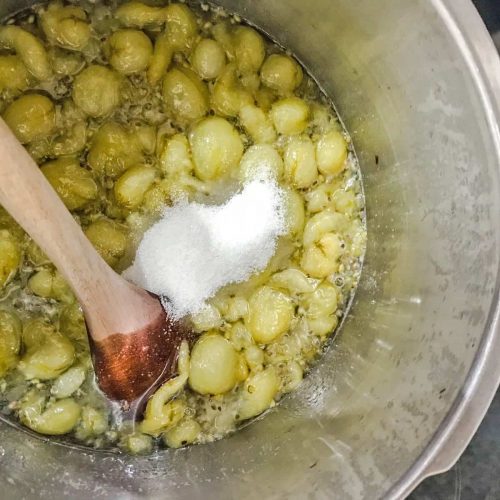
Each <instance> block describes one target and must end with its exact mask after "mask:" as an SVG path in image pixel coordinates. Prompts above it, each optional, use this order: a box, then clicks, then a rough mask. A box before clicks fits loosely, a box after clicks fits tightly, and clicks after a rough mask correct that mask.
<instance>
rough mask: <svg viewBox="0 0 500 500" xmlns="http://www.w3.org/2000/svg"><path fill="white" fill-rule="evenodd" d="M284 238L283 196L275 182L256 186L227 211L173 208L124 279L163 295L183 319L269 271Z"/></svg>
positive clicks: (170, 309) (248, 188)
mask: <svg viewBox="0 0 500 500" xmlns="http://www.w3.org/2000/svg"><path fill="white" fill-rule="evenodd" d="M284 233H285V216H284V195H283V192H282V190H281V189H280V188H279V187H278V186H277V184H276V182H275V181H272V180H254V181H251V182H249V183H248V184H246V185H245V186H244V187H243V189H242V191H241V192H240V193H238V194H236V195H234V196H233V197H232V198H231V199H229V200H228V201H227V202H226V203H225V204H224V205H220V206H211V205H202V204H199V203H188V202H186V201H184V202H179V203H177V204H175V205H174V206H172V207H169V208H167V209H166V210H165V212H164V214H163V216H162V218H161V219H160V220H159V221H158V222H157V223H156V224H154V225H153V226H152V227H151V228H150V229H149V230H148V231H147V232H146V233H145V234H144V237H143V239H142V241H141V243H140V244H139V248H138V250H137V253H136V256H135V261H134V263H133V264H132V266H131V267H130V268H128V269H127V270H126V271H125V273H124V276H125V277H126V278H127V279H129V280H130V281H132V282H134V283H136V284H137V285H139V286H141V287H143V288H145V289H146V290H149V291H150V292H153V293H155V294H157V295H159V296H160V297H161V298H162V303H163V304H164V306H165V307H166V308H167V310H168V312H169V313H170V314H171V315H172V316H173V317H174V318H177V319H178V318H181V317H182V316H185V315H186V314H189V313H195V312H199V311H200V310H201V309H203V307H204V306H205V305H206V302H205V301H206V300H207V299H209V298H210V297H212V296H214V295H215V293H216V292H217V291H218V290H219V289H220V288H221V287H223V286H224V285H227V284H230V283H239V282H242V281H244V280H246V279H248V278H249V277H250V276H251V275H252V274H253V273H256V272H258V271H261V270H263V269H264V268H265V267H266V265H267V263H268V262H269V260H270V259H271V257H272V256H273V255H274V252H275V249H276V242H277V238H278V237H279V236H280V235H282V234H284Z"/></svg>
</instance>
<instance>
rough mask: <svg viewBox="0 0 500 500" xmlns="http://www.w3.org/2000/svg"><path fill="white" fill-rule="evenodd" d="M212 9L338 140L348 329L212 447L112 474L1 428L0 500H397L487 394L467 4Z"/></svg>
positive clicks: (463, 431) (490, 254) (489, 210)
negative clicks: (358, 264) (286, 75)
mask: <svg viewBox="0 0 500 500" xmlns="http://www.w3.org/2000/svg"><path fill="white" fill-rule="evenodd" d="M28 3H29V2H27V1H20V0H0V10H1V12H0V13H1V14H2V15H5V14H6V13H9V12H13V11H14V10H18V9H19V8H21V7H22V6H23V5H25V4H28ZM220 3H222V4H224V5H225V6H227V7H228V8H230V9H231V10H233V11H236V12H238V13H240V14H241V15H242V16H243V17H245V18H247V19H248V20H250V21H251V22H254V23H255V24H256V25H258V26H260V27H262V28H263V29H264V30H266V31H268V32H269V33H271V34H272V35H273V36H274V37H275V38H276V39H277V40H279V41H280V42H281V43H282V44H284V45H285V46H287V47H289V48H290V49H292V51H294V52H295V53H296V54H298V56H299V57H300V58H301V59H302V60H303V62H304V63H305V65H306V66H307V67H309V68H310V69H311V71H312V73H313V74H314V75H316V76H317V78H318V81H319V82H320V84H321V85H322V86H323V87H324V89H325V90H326V91H327V92H328V93H329V95H331V96H332V97H333V99H334V101H335V102H336V103H337V105H338V109H339V112H340V114H341V116H342V117H343V118H344V120H345V123H346V125H347V127H348V129H349V130H350V132H351V134H352V136H353V138H354V143H355V146H356V148H357V151H358V154H359V157H360V160H361V164H362V168H363V172H364V179H365V188H366V198H367V205H368V225H369V249H368V254H367V259H366V267H365V271H364V276H363V279H362V283H361V285H360V289H359V292H358V294H357V299H356V301H355V304H354V307H353V309H352V312H351V315H350V318H349V320H348V321H347V322H346V324H345V325H344V327H343V329H342V331H341V333H340V334H339V335H338V336H337V338H336V340H335V342H334V345H333V346H332V347H331V348H330V350H329V351H328V353H327V354H326V355H325V356H324V357H323V359H322V360H321V362H320V363H319V364H318V366H317V367H316V368H315V369H314V371H313V372H312V374H311V375H310V376H309V377H308V379H307V380H306V381H305V383H304V384H303V385H302V387H301V388H300V390H299V391H298V392H297V393H296V394H294V395H292V396H291V397H288V398H286V399H285V400H284V401H283V402H282V404H280V405H279V406H278V407H277V408H275V409H274V410H273V411H272V412H271V413H270V414H268V415H267V416H266V417H265V418H263V419H261V420H260V421H257V422H254V423H253V424H252V425H250V426H248V427H247V428H246V429H244V430H243V431H241V432H239V433H237V434H235V435H234V436H231V437H229V438H228V439H225V440H223V441H220V442H218V443H214V444H212V445H206V446H196V447H192V448H189V449H186V450H179V451H170V452H165V453H161V454H159V455H158V456H155V457H151V458H129V457H118V456H113V455H109V454H103V453H90V452H81V451H78V450H73V449H69V448H67V447H62V446H58V445H54V444H50V443H48V442H44V441H42V440H39V439H36V438H33V437H30V436H28V435H27V434H25V433H22V432H20V431H17V430H15V429H13V428H12V427H10V426H8V425H6V424H3V423H2V424H0V474H1V476H2V479H3V481H2V492H1V496H2V498H6V499H7V498H20V497H24V498H61V497H65V496H67V497H71V498H76V499H78V498H88V497H92V498H104V497H109V498H114V499H117V498H139V497H147V498H165V497H168V498H173V499H193V498H201V497H203V498H214V499H215V498H217V499H226V498H227V499H232V498H245V499H246V498H250V499H253V498H259V499H262V498H283V499H285V498H286V499H293V498H297V499H304V498H315V499H323V498H324V499H331V498H339V499H345V498H369V499H374V498H380V497H387V498H400V497H403V496H404V495H406V494H408V493H409V492H410V491H411V490H412V489H413V488H414V487H415V486H416V485H417V484H418V483H419V482H420V481H421V480H422V479H423V478H424V477H426V476H428V475H430V474H434V473H437V472H440V471H443V470H445V469H447V468H448V467H450V466H451V465H452V464H453V463H454V462H455V460H456V459H457V457H458V456H459V455H460V453H461V452H462V451H463V449H464V447H465V446H466V444H467V443H468V441H469V439H470V438H471V436H472V434H473V433H474V431H475V429H476V428H477V426H478V425H479V422H480V420H481V418H482V416H483V414H484V412H485V411H486V408H487V407H488V404H489V402H490V400H491V398H492V396H493V394H494V392H495V390H496V388H497V386H498V382H499V378H500V363H498V360H499V359H500V338H499V335H500V332H499V331H498V321H499V308H498V292H499V269H500V245H499V242H500V241H499V240H500V175H499V173H500V133H499V128H498V123H499V117H500V63H499V60H498V56H497V54H496V52H495V50H494V47H493V45H492V43H491V41H490V40H489V37H488V34H487V32H486V30H485V28H484V26H483V24H482V22H481V20H480V18H479V16H478V14H477V13H476V12H475V10H474V8H473V6H472V4H471V2H470V1H469V0H383V1H375V0H357V1H356V2H352V1H351V0H308V1H307V2H306V1H304V0H252V1H249V0H222V1H220ZM21 4H22V5H21Z"/></svg>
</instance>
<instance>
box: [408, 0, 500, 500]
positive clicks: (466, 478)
mask: <svg viewBox="0 0 500 500" xmlns="http://www.w3.org/2000/svg"><path fill="white" fill-rule="evenodd" d="M473 1H474V3H475V4H476V7H477V9H478V10H479V12H480V14H481V15H482V17H483V19H484V21H485V23H486V25H487V27H488V29H489V30H490V32H491V34H492V36H493V39H494V40H495V42H496V44H497V47H498V50H499V51H500V0H473ZM409 499H410V500H500V391H499V392H498V393H497V395H496V396H495V399H494V400H493V403H492V404H491V407H490V409H489V410H488V413H487V415H486V417H485V419H484V420H483V423H482V424H481V426H480V427H479V430H478V431H477V433H476V435H475V436H474V438H473V440H472V441H471V443H470V445H469V447H468V448H467V450H466V451H465V453H464V454H463V455H462V457H461V458H460V460H459V461H458V463H457V464H456V465H455V466H454V467H453V468H452V469H451V470H450V471H448V472H446V473H444V474H440V475H439V476H434V477H431V478H429V479H426V480H425V481H424V482H423V483H422V484H421V485H420V486H419V487H418V488H417V489H416V490H415V492H414V493H413V494H412V495H410V497H409Z"/></svg>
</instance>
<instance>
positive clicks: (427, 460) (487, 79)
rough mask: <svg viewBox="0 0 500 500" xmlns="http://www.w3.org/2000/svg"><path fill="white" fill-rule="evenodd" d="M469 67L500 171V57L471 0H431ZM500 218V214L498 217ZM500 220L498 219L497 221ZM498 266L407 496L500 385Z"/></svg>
mask: <svg viewBox="0 0 500 500" xmlns="http://www.w3.org/2000/svg"><path fill="white" fill-rule="evenodd" d="M431 3H432V5H433V7H434V9H435V10H436V12H437V13H438V15H439V16H440V18H441V20H442V21H443V23H444V25H445V26H446V27H447V28H448V31H449V34H450V35H451V36H452V37H453V39H454V40H455V42H456V44H457V46H458V47H459V49H460V51H461V53H462V57H463V58H464V60H465V63H466V64H467V66H468V67H469V69H470V73H471V75H472V77H473V80H474V84H475V87H476V89H477V91H478V94H479V96H480V99H481V101H482V104H483V109H484V112H485V117H486V120H487V122H488V125H489V130H490V132H491V136H492V139H493V142H494V144H495V150H494V154H495V156H496V158H497V166H498V171H499V172H500V57H499V54H498V52H497V50H496V47H495V45H494V44H493V40H492V39H491V37H490V35H489V33H488V31H487V29H486V26H485V25H484V23H483V20H482V19H481V17H480V15H479V13H478V12H477V10H476V8H475V6H474V5H473V3H472V1H471V0H431ZM499 221H500V217H499ZM499 225H500V222H499ZM499 297H500V269H499V271H498V273H497V276H496V284H495V292H494V294H493V297H492V303H491V308H490V311H489V313H488V319H487V322H486V327H485V333H484V335H483V337H482V339H481V343H480V345H479V347H478V351H477V353H476V356H475V358H474V361H473V363H472V366H471V369H470V370H469V373H468V375H467V378H466V381H465V384H464V386H463V388H462V390H461V391H460V393H459V394H458V396H457V397H456V399H455V401H454V402H453V405H452V407H451V409H450V410H449V412H448V414H447V416H446V417H445V418H444V420H443V421H442V422H441V424H440V426H439V427H438V429H437V430H436V432H435V433H434V436H433V437H432V438H431V440H430V442H429V444H428V445H427V446H426V448H425V449H424V451H423V452H422V453H421V454H420V456H419V458H418V459H417V460H416V461H415V463H414V464H413V465H412V466H411V467H410V468H409V469H408V470H407V471H406V473H405V474H404V475H403V476H402V477H401V478H400V479H399V481H398V482H397V483H396V484H395V485H393V486H392V487H391V488H390V490H389V491H388V493H387V498H389V499H394V500H395V499H400V498H405V497H407V496H408V495H409V494H410V493H411V492H412V491H413V490H414V489H415V488H416V487H417V486H418V485H419V484H420V483H421V482H422V481H423V480H424V479H425V478H427V477H429V476H433V475H435V474H440V473H442V472H446V471H447V470H449V469H450V468H451V467H453V465H455V463H456V462H457V461H458V459H459V458H460V456H461V455H462V453H463V452H464V451H465V449H466V447H467V445H468V444H469V443H470V441H471V439H472V438H473V436H474V434H475V433H476V431H477V429H478V428H479V425H480V424H481V422H482V420H483V418H484V416H485V415H486V412H487V411H488V408H489V406H490V404H491V402H492V400H493V398H494V396H495V393H496V391H497V389H498V387H499V385H500V363H498V359H500V299H499Z"/></svg>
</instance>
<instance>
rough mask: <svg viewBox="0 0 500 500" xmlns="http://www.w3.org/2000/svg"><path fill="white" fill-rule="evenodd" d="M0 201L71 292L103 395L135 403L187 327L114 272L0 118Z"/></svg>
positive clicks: (167, 369) (172, 357)
mask: <svg viewBox="0 0 500 500" xmlns="http://www.w3.org/2000/svg"><path fill="white" fill-rule="evenodd" d="M0 204H1V205H3V207H4V208H5V209H6V210H7V211H8V212H10V214H11V215H12V217H14V219H15V220H16V221H17V222H18V223H19V224H20V225H21V226H22V227H23V229H24V230H25V231H26V232H27V233H28V234H29V235H30V236H31V237H32V238H33V240H35V241H36V243H38V245H39V246H40V247H41V249H42V250H43V251H44V252H45V253H46V255H47V256H48V257H49V259H50V260H51V261H52V262H53V263H54V264H55V266H56V267H57V268H58V270H59V272H60V273H61V274H62V275H63V276H64V278H65V279H66V281H67V282H68V284H69V285H70V286H71V288H72V289H73V292H74V293H75V295H76V297H77V298H78V300H79V302H80V304H81V306H82V308H83V312H84V314H85V320H86V323H87V332H88V334H89V337H90V338H89V340H90V346H91V352H92V360H93V363H94V369H95V372H96V376H97V381H98V384H99V386H100V388H101V390H102V391H103V392H104V394H105V395H106V396H107V397H108V398H110V399H112V400H116V401H122V402H124V403H125V406H126V407H127V408H129V407H130V406H134V407H137V405H138V404H140V402H143V401H144V400H145V398H146V397H147V396H148V395H149V394H151V392H152V391H153V390H154V389H155V388H156V387H157V386H158V385H159V384H160V383H161V382H163V381H164V380H165V379H167V378H169V377H170V376H172V375H173V372H174V370H175V365H176V357H177V351H178V347H179V345H180V343H181V341H182V340H183V339H184V338H186V337H187V335H188V331H187V329H186V328H185V327H184V326H183V325H181V324H180V323H178V322H174V321H172V320H171V319H169V317H168V316H167V315H166V313H165V311H164V309H163V307H162V305H161V303H160V301H159V298H158V297H157V296H156V295H153V294H150V293H148V292H146V291H145V290H142V289H141V288H138V287H136V286H134V285H133V284H131V283H129V282H128V281H126V280H124V279H123V278H122V277H121V276H119V275H118V274H117V273H115V271H113V269H111V268H110V267H109V266H108V264H107V263H106V262H105V261H104V260H103V259H102V257H101V256H100V255H99V254H98V253H97V252H96V250H95V249H94V247H93V246H92V244H91V243H90V242H89V240H88V239H87V238H86V236H85V235H84V233H83V232H82V230H81V228H80V226H79V225H78V224H77V222H76V221H75V220H74V219H73V217H72V215H71V214H70V212H69V211H68V210H67V208H66V207H65V205H64V203H63V202H62V201H61V199H60V198H59V196H58V195H57V193H56V192H55V191H54V189H53V188H52V186H51V185H50V184H49V182H48V181H47V180H46V179H45V177H44V175H43V174H42V172H41V171H40V169H39V168H38V166H37V165H36V163H35V162H34V161H33V159H32V158H31V157H30V156H29V154H28V153H27V151H26V150H25V149H24V148H23V146H22V145H21V144H20V143H19V142H18V140H17V139H16V137H15V136H14V134H13V133H12V132H11V131H10V129H9V128H8V126H7V125H6V124H5V122H4V121H3V120H1V119H0Z"/></svg>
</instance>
